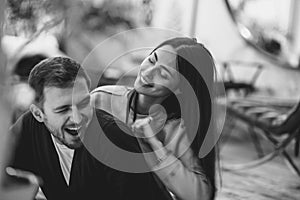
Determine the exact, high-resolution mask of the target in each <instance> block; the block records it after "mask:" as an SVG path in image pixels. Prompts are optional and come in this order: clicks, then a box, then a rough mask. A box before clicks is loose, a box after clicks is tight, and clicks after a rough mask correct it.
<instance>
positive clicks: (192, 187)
mask: <svg viewBox="0 0 300 200" xmlns="http://www.w3.org/2000/svg"><path fill="white" fill-rule="evenodd" d="M164 131H165V132H166V133H167V134H166V139H165V145H166V146H164V147H163V146H161V148H160V149H159V150H157V151H155V155H156V158H154V157H153V154H152V156H151V154H149V155H148V156H145V159H146V161H147V162H148V164H149V165H150V166H151V167H152V168H153V170H154V173H155V174H156V175H157V176H158V177H159V178H160V179H161V181H162V182H163V183H164V184H165V186H166V187H167V188H168V189H169V190H170V191H171V192H172V193H173V194H175V196H176V197H177V198H178V199H183V200H194V199H195V200H199V199H204V200H205V199H210V196H211V192H212V188H211V184H210V182H209V181H208V179H207V177H206V175H205V172H204V170H203V169H202V166H201V164H200V159H199V158H198V157H196V156H195V155H194V153H193V151H192V150H191V149H190V148H189V146H190V142H189V140H188V137H187V134H186V133H185V131H186V129H185V127H184V125H183V124H182V123H181V122H180V121H179V120H176V121H172V122H169V123H167V124H166V126H165V127H164ZM157 142H158V145H159V141H157ZM142 149H143V151H147V152H148V151H149V150H148V149H147V146H145V145H142Z"/></svg>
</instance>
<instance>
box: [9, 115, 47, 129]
mask: <svg viewBox="0 0 300 200" xmlns="http://www.w3.org/2000/svg"><path fill="white" fill-rule="evenodd" d="M42 126H43V124H42V123H40V122H38V121H37V120H36V119H35V118H34V117H33V115H32V113H31V112H30V111H27V112H25V113H24V114H22V115H21V116H20V117H19V118H18V120H17V121H16V122H15V123H14V124H13V125H12V127H11V131H12V132H28V133H33V132H34V130H37V129H38V130H39V129H40V128H42Z"/></svg>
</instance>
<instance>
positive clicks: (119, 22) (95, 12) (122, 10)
mask: <svg viewBox="0 0 300 200" xmlns="http://www.w3.org/2000/svg"><path fill="white" fill-rule="evenodd" d="M151 2H152V0H140V1H136V0H125V1H124V0H104V1H102V2H101V3H98V4H96V3H92V4H90V5H89V7H88V8H87V9H86V12H85V14H84V16H83V18H82V20H81V22H82V26H83V27H84V28H86V29H87V30H91V31H109V30H110V29H118V28H123V29H132V28H136V27H138V26H141V25H142V26H144V25H150V24H151V20H152V12H153V6H152V3H151ZM141 7H142V9H141Z"/></svg>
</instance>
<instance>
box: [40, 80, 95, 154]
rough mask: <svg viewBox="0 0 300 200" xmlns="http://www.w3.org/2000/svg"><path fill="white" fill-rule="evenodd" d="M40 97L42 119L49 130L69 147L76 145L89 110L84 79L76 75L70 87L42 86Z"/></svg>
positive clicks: (80, 139) (86, 122) (87, 120)
mask: <svg viewBox="0 0 300 200" xmlns="http://www.w3.org/2000/svg"><path fill="white" fill-rule="evenodd" d="M44 97H45V101H44V105H43V108H44V113H43V122H44V124H45V125H46V127H47V128H48V129H49V131H50V132H51V134H52V135H53V136H54V137H55V138H56V139H57V140H58V141H59V142H61V143H62V144H64V145H66V146H67V147H69V148H71V149H75V148H78V147H80V146H81V145H82V139H83V137H84V134H85V131H86V128H87V126H88V124H89V122H90V121H91V118H92V114H93V111H92V106H91V101H90V94H89V89H88V85H87V82H86V80H85V79H84V78H78V79H77V81H76V84H74V87H70V88H64V89H61V88H57V87H45V88H44Z"/></svg>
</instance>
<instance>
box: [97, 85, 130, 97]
mask: <svg viewBox="0 0 300 200" xmlns="http://www.w3.org/2000/svg"><path fill="white" fill-rule="evenodd" d="M132 89H133V88H131V87H128V86H123V85H105V86H100V87H97V88H95V89H94V90H93V91H92V92H91V94H92V95H99V94H100V95H101V94H109V95H117V96H123V95H125V94H126V93H128V92H129V91H131V90H132Z"/></svg>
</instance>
